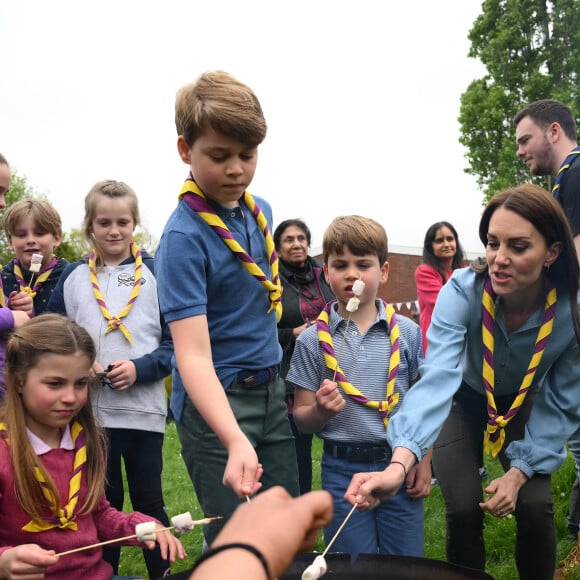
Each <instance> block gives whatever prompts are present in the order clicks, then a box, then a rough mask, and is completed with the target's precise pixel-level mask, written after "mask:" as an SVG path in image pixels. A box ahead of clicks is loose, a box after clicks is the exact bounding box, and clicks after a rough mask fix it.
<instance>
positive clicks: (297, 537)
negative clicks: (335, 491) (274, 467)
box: [191, 487, 332, 580]
mask: <svg viewBox="0 0 580 580" xmlns="http://www.w3.org/2000/svg"><path fill="white" fill-rule="evenodd" d="M331 519H332V498H331V496H330V494H329V493H328V492H326V491H313V492H309V493H306V494H304V495H302V496H300V497H298V498H295V499H293V498H292V497H290V495H289V494H288V492H287V491H286V490H284V489H283V488H282V487H273V488H271V489H269V490H267V491H265V492H264V493H261V494H259V495H258V496H256V497H255V498H254V499H253V500H252V501H251V502H249V503H244V504H243V505H240V506H239V507H238V508H237V509H236V511H235V512H234V514H233V515H232V517H231V518H230V520H229V521H228V523H227V524H226V525H225V527H224V528H223V529H222V531H221V532H220V533H219V535H218V536H217V538H216V539H215V541H214V543H213V544H212V548H213V547H217V546H221V545H224V544H229V543H232V542H243V543H247V544H251V545H252V546H254V547H255V548H256V549H257V550H259V552H261V554H262V555H263V556H264V558H265V559H266V562H267V563H268V567H269V569H270V577H271V578H277V577H279V576H280V575H281V574H282V573H283V572H284V570H285V569H286V568H287V567H288V566H289V564H290V563H291V562H292V560H293V559H294V557H295V555H296V554H297V553H298V552H301V551H305V550H309V549H310V548H311V547H312V545H313V544H314V542H315V541H316V538H317V536H318V533H319V531H320V528H321V527H323V526H325V525H326V524H328V523H329V522H330V520H331ZM242 553H243V552H242V551H241V550H234V549H232V550H225V551H223V552H220V553H219V554H217V555H216V556H213V557H212V558H209V559H208V560H206V561H205V562H204V563H203V565H202V566H200V567H199V568H198V570H196V571H195V572H194V573H193V575H192V576H191V579H192V580H197V579H201V578H210V577H212V578H229V577H233V576H234V574H233V572H234V570H235V571H236V577H238V578H256V577H257V576H256V575H255V574H252V573H251V570H250V571H246V572H247V575H244V573H243V572H241V571H240V568H239V567H240V566H243V565H244V564H243V563H244V560H243V559H241V558H240V556H241V554H242ZM246 553H247V554H248V556H249V559H248V565H249V566H253V567H255V568H254V571H257V570H258V569H259V570H261V569H262V568H261V564H260V563H259V561H258V559H257V558H256V557H255V556H254V555H252V554H249V552H246ZM262 574H263V573H262ZM260 577H262V576H260Z"/></svg>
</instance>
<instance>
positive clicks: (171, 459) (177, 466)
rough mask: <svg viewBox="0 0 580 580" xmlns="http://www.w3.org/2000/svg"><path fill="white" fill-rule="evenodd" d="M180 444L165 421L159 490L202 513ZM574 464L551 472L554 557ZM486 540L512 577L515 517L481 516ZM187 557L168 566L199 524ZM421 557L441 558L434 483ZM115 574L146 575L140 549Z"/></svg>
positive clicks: (316, 460)
mask: <svg viewBox="0 0 580 580" xmlns="http://www.w3.org/2000/svg"><path fill="white" fill-rule="evenodd" d="M180 449H181V447H180V443H179V438H178V436H177V432H176V429H175V425H174V424H173V423H172V424H169V425H168V426H167V433H166V435H165V443H164V447H163V456H164V469H163V493H164V496H165V503H166V505H167V511H168V513H169V516H170V517H171V516H173V515H175V514H178V513H183V512H186V511H190V512H191V514H192V516H193V518H194V519H200V518H202V517H203V513H202V511H201V508H200V507H199V504H198V502H197V499H196V496H195V492H194V491H193V486H192V484H191V480H190V479H189V475H188V474H187V470H186V468H185V464H184V463H183V460H182V458H181V454H180ZM321 453H322V445H321V442H320V440H317V439H316V438H315V443H314V450H313V464H314V465H313V481H314V488H315V489H316V488H320V456H321ZM486 468H487V470H488V472H489V473H490V475H491V477H492V478H493V477H498V476H500V475H501V474H502V470H501V467H500V465H499V462H497V461H496V460H493V461H488V462H486ZM574 477H575V473H574V463H573V461H572V459H571V458H570V457H568V459H567V460H566V462H565V463H564V465H563V466H562V467H561V468H560V469H559V470H558V471H557V472H556V473H555V474H554V475H553V478H552V495H553V498H554V513H555V521H556V530H557V534H558V539H559V541H558V559H559V560H561V559H563V558H565V557H566V556H567V554H568V553H569V552H570V551H571V549H572V548H573V547H574V542H573V541H571V540H568V539H567V538H566V533H567V530H566V516H567V514H568V498H569V493H570V490H571V488H572V484H573V482H574ZM125 510H126V511H131V507H130V500H129V498H128V497H127V498H126V507H125ZM484 534H485V544H486V551H487V559H488V564H487V572H488V573H489V574H491V575H492V576H493V577H494V578H496V579H497V580H512V579H513V578H517V577H518V575H517V571H516V568H515V563H514V542H515V520H514V518H505V519H498V518H494V517H491V516H490V517H488V518H486V527H485V532H484ZM181 541H182V542H183V544H184V546H185V549H186V551H187V554H188V556H187V558H186V559H185V560H183V561H181V562H177V563H175V564H174V565H173V566H172V571H173V572H179V571H182V570H187V569H189V568H191V567H192V565H193V563H194V562H195V561H196V560H197V558H198V557H199V555H200V553H201V547H202V541H203V539H202V529H201V528H194V530H193V531H191V532H187V533H185V534H183V535H182V536H181ZM316 549H317V550H319V551H322V550H323V549H324V543H323V539H322V534H321V535H320V537H319V539H318V542H317V545H316ZM425 557H426V558H433V559H437V560H445V506H444V503H443V498H442V496H441V490H440V489H439V487H437V486H434V487H433V490H432V491H431V495H430V496H429V497H428V498H427V499H426V501H425ZM119 574H126V575H129V574H133V575H138V574H141V575H142V576H143V578H146V577H147V571H146V568H145V563H144V561H143V556H142V554H141V550H140V549H139V548H133V547H124V548H123V549H122V552H121V566H120V569H119ZM567 578H568V580H580V570H574V571H572V572H571V573H570V574H569V576H567Z"/></svg>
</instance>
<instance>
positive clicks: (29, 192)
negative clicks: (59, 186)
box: [0, 171, 46, 265]
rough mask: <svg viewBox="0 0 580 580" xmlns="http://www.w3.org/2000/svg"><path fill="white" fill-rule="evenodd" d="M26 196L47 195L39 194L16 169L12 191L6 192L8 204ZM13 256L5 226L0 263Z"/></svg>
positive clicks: (0, 240)
mask: <svg viewBox="0 0 580 580" xmlns="http://www.w3.org/2000/svg"><path fill="white" fill-rule="evenodd" d="M25 197H36V198H41V199H46V196H44V195H42V194H39V193H38V192H36V191H35V190H34V188H32V187H31V186H30V185H28V183H27V181H26V177H23V176H20V175H18V174H17V173H16V172H15V171H13V172H12V184H11V185H10V191H9V192H8V193H7V194H6V206H7V207H8V206H9V205H12V204H13V203H15V202H17V201H20V200H21V199H23V198H25ZM12 258H13V254H12V251H11V250H10V249H9V248H8V240H7V239H6V234H5V233H4V228H0V264H2V265H4V264H6V263H8V262H9V261H10V260H11V259H12Z"/></svg>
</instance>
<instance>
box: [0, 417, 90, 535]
mask: <svg viewBox="0 0 580 580" xmlns="http://www.w3.org/2000/svg"><path fill="white" fill-rule="evenodd" d="M5 430H6V425H5V424H4V423H0V431H5ZM70 433H71V438H72V441H73V444H74V452H75V455H74V460H73V473H72V475H71V478H70V481H69V484H68V503H67V504H66V505H65V506H63V507H62V508H58V509H57V507H56V505H57V501H56V498H55V497H54V495H53V493H52V492H51V491H50V489H49V488H48V487H47V485H46V479H45V477H44V475H43V473H42V470H41V469H40V468H39V467H38V466H35V468H34V475H35V476H36V481H38V483H39V484H40V486H41V488H42V493H43V495H44V497H45V499H46V502H47V506H48V507H49V508H50V511H51V512H52V517H50V518H47V519H46V520H43V521H40V522H39V521H36V520H31V521H30V522H28V523H27V524H26V525H25V526H23V527H22V530H23V531H24V532H45V531H46V530H50V529H52V528H61V529H68V530H73V531H77V529H78V527H77V523H76V521H74V517H75V515H76V514H75V509H76V507H77V504H78V501H79V492H80V489H81V479H82V476H83V467H84V466H85V464H86V462H87V445H86V437H85V432H84V429H83V427H82V425H81V424H80V423H79V422H78V421H75V422H74V423H73V424H72V425H71V427H70ZM6 442H7V443H8V444H9V441H8V439H6Z"/></svg>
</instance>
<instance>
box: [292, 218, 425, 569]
mask: <svg viewBox="0 0 580 580" xmlns="http://www.w3.org/2000/svg"><path fill="white" fill-rule="evenodd" d="M387 251H388V241H387V234H386V232H385V230H384V228H383V227H382V226H381V225H380V224H378V223H377V222H375V221H374V220H372V219H367V218H364V217H360V216H344V217H338V218H336V219H335V220H333V221H332V223H331V224H330V226H329V227H328V228H327V230H326V231H325V233H324V237H323V241H322V252H323V258H324V273H325V275H326V279H327V281H328V282H329V284H330V287H331V288H332V291H333V292H334V294H335V295H336V298H337V300H336V301H335V302H330V303H328V304H327V306H326V309H325V310H324V311H323V312H322V314H321V315H320V317H319V318H318V320H317V323H316V326H311V327H310V328H307V329H306V330H305V331H304V332H303V333H302V334H301V335H300V336H299V337H298V339H297V340H296V347H295V350H294V354H293V356H292V360H291V363H290V371H289V373H288V376H287V380H288V381H290V382H291V383H293V384H294V385H295V386H296V394H295V402H294V420H295V421H296V424H297V425H298V427H299V428H300V429H301V431H304V432H306V433H312V432H315V433H317V434H318V435H319V436H320V437H321V438H322V439H324V453H323V457H322V488H323V489H325V490H327V491H329V492H330V493H331V494H332V496H333V503H334V517H333V519H332V522H331V523H330V525H329V526H328V527H326V528H325V531H324V538H325V541H326V542H327V543H328V542H329V541H330V540H331V539H332V538H333V537H334V535H335V534H336V532H337V530H338V528H339V527H340V525H341V524H342V523H343V522H344V520H345V518H346V516H347V515H348V513H349V511H350V510H351V506H350V505H349V504H348V503H347V502H346V501H345V500H344V493H345V491H346V489H347V487H348V485H349V483H350V481H351V479H352V476H353V475H354V474H355V473H359V472H361V471H382V470H383V469H385V467H386V466H387V465H388V464H389V463H390V460H391V449H390V447H389V446H388V445H387V440H386V430H387V426H388V420H389V417H391V416H392V415H393V414H394V413H396V411H397V408H398V407H399V405H400V404H401V403H402V402H403V399H404V398H405V394H406V392H407V391H408V390H409V388H410V387H411V386H412V385H413V383H414V382H415V381H416V380H417V379H418V377H419V366H420V364H421V363H422V361H423V354H422V348H421V330H420V328H419V326H418V325H417V324H415V323H414V322H412V321H411V320H410V319H409V318H407V317H405V316H396V315H395V313H394V310H393V308H392V307H391V306H389V305H387V304H385V302H383V301H382V300H381V299H379V298H377V293H378V290H379V286H380V285H381V284H384V283H386V281H387V277H388V273H389V263H388V262H387ZM357 281H359V282H357ZM361 282H362V283H364V289H363V291H362V294H360V296H358V299H357V297H356V296H355V295H357V294H359V288H360V286H361ZM355 283H356V284H355ZM357 287H358V288H357ZM394 463H395V462H394ZM401 468H402V469H403V470H405V466H403V465H401ZM406 483H407V485H406V487H405V488H402V491H401V492H399V494H398V495H397V496H395V497H394V498H392V499H391V500H390V501H388V502H384V503H382V504H381V505H380V506H379V507H378V508H377V509H375V510H373V511H366V512H355V513H354V514H353V515H352V516H351V517H350V518H349V520H348V522H347V524H346V525H345V527H344V528H343V529H342V531H341V532H340V534H339V535H338V537H337V538H336V540H335V542H334V544H333V550H334V551H337V552H347V553H350V555H351V558H352V559H353V560H355V559H356V558H357V556H358V555H359V554H361V553H375V554H376V553H383V554H400V555H409V556H422V555H423V500H422V498H423V497H425V496H426V495H428V494H429V491H430V486H431V466H430V456H429V457H425V458H424V460H423V461H421V463H420V464H419V465H417V466H415V467H414V468H413V469H412V470H411V471H410V472H409V474H408V475H407V478H406Z"/></svg>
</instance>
